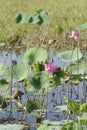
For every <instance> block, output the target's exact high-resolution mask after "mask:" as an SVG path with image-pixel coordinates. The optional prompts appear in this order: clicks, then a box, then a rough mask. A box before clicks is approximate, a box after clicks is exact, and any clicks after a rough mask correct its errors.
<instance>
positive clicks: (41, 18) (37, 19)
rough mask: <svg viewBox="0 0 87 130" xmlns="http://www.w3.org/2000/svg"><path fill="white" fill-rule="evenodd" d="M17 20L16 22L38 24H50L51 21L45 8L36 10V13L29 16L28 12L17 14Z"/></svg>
mask: <svg viewBox="0 0 87 130" xmlns="http://www.w3.org/2000/svg"><path fill="white" fill-rule="evenodd" d="M15 21H16V23H22V24H26V23H28V24H32V25H35V24H38V25H43V24H48V23H49V17H48V14H47V12H45V11H44V10H39V11H36V14H34V15H31V16H29V15H28V14H22V13H20V14H17V15H16V16H15Z"/></svg>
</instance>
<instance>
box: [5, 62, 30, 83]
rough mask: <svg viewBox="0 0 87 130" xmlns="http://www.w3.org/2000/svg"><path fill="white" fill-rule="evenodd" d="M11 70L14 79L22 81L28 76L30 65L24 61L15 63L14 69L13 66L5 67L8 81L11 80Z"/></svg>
mask: <svg viewBox="0 0 87 130" xmlns="http://www.w3.org/2000/svg"><path fill="white" fill-rule="evenodd" d="M11 71H12V75H13V81H14V82H15V81H17V82H19V81H22V80H24V79H26V78H27V77H28V65H26V64H24V63H18V64H17V65H14V66H13V68H12V70H11V68H6V69H5V74H4V78H5V79H6V81H7V82H10V81H11Z"/></svg>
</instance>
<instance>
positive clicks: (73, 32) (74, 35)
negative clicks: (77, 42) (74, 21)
mask: <svg viewBox="0 0 87 130" xmlns="http://www.w3.org/2000/svg"><path fill="white" fill-rule="evenodd" d="M79 36H80V33H79V32H78V31H72V35H70V36H69V37H70V38H72V37H73V38H74V39H77V38H79Z"/></svg>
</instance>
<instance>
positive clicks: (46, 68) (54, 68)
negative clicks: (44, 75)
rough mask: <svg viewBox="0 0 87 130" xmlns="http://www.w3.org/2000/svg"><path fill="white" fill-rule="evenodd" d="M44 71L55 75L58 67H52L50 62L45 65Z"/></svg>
mask: <svg viewBox="0 0 87 130" xmlns="http://www.w3.org/2000/svg"><path fill="white" fill-rule="evenodd" d="M45 70H46V71H47V72H51V73H55V72H58V67H57V66H54V65H53V63H52V62H50V63H47V64H45Z"/></svg>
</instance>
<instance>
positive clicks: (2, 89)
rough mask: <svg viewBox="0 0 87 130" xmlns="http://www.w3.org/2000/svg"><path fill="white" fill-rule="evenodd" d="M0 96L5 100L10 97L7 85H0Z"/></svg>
mask: <svg viewBox="0 0 87 130" xmlns="http://www.w3.org/2000/svg"><path fill="white" fill-rule="evenodd" d="M0 94H1V95H3V96H4V97H5V98H7V97H9V95H10V86H9V85H8V84H0Z"/></svg>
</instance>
